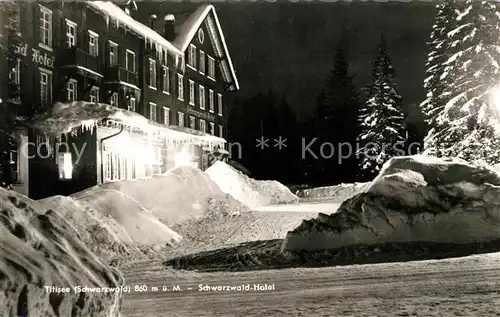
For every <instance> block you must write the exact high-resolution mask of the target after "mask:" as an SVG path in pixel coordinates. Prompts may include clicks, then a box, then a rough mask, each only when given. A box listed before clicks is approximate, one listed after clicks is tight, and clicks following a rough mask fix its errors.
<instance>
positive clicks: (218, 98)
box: [217, 93, 222, 116]
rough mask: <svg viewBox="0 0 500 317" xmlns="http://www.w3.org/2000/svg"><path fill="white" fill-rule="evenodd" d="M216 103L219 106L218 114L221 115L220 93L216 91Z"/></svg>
mask: <svg viewBox="0 0 500 317" xmlns="http://www.w3.org/2000/svg"><path fill="white" fill-rule="evenodd" d="M217 104H218V106H219V116H222V94H219V93H217Z"/></svg>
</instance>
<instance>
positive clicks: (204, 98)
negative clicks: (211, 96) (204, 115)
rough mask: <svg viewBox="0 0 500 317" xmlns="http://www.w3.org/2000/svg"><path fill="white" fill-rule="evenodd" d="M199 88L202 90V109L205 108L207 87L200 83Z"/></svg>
mask: <svg viewBox="0 0 500 317" xmlns="http://www.w3.org/2000/svg"><path fill="white" fill-rule="evenodd" d="M198 88H199V90H200V109H201V110H205V100H206V99H207V98H206V96H205V87H203V86H202V85H200V86H199V87H198Z"/></svg>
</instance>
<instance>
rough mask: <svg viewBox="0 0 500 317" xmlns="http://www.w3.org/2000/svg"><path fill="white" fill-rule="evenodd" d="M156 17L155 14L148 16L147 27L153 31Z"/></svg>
mask: <svg viewBox="0 0 500 317" xmlns="http://www.w3.org/2000/svg"><path fill="white" fill-rule="evenodd" d="M156 19H157V16H156V14H151V15H150V16H149V27H150V28H151V29H152V30H153V31H154V30H155V23H156Z"/></svg>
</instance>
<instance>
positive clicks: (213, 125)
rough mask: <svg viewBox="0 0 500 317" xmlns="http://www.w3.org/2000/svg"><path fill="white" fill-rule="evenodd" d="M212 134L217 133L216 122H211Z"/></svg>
mask: <svg viewBox="0 0 500 317" xmlns="http://www.w3.org/2000/svg"><path fill="white" fill-rule="evenodd" d="M210 134H212V135H214V134H215V123H213V122H210Z"/></svg>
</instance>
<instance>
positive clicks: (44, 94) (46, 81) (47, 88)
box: [40, 69, 52, 105]
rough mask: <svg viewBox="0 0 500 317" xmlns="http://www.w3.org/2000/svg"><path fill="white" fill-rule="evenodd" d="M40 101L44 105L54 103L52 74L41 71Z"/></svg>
mask: <svg viewBox="0 0 500 317" xmlns="http://www.w3.org/2000/svg"><path fill="white" fill-rule="evenodd" d="M40 101H41V103H42V104H43V105H48V104H50V103H51V102H52V72H50V71H47V70H43V69H40Z"/></svg>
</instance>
